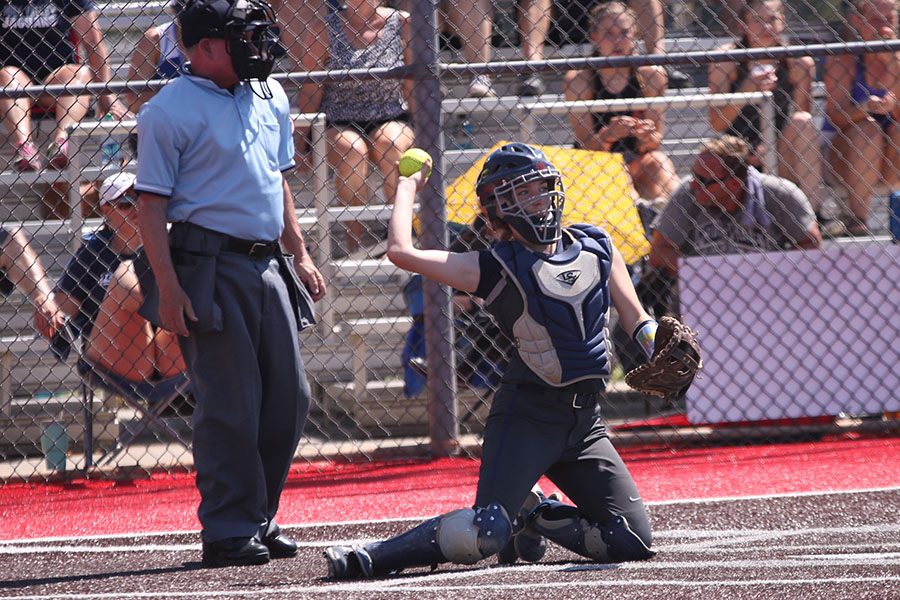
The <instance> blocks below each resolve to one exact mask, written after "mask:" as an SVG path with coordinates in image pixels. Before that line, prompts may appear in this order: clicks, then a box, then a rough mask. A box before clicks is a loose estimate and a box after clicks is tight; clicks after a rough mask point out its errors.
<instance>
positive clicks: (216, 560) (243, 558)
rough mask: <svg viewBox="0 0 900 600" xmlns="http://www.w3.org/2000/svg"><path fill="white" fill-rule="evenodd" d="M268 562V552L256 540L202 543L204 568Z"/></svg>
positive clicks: (226, 539)
mask: <svg viewBox="0 0 900 600" xmlns="http://www.w3.org/2000/svg"><path fill="white" fill-rule="evenodd" d="M267 562H269V550H268V548H266V547H265V546H263V545H262V544H261V543H260V542H259V541H258V540H257V539H256V538H254V537H251V538H241V537H235V538H225V539H224V540H217V541H215V542H203V559H202V563H203V566H204V567H244V566H248V565H264V564H266V563H267Z"/></svg>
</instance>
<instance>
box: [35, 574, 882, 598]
mask: <svg viewBox="0 0 900 600" xmlns="http://www.w3.org/2000/svg"><path fill="white" fill-rule="evenodd" d="M470 575H484V573H483V570H482V569H476V570H474V571H472V573H471V574H470ZM414 579H418V578H414ZM891 581H895V582H900V577H894V576H882V577H834V578H815V579H754V580H728V579H724V580H722V579H716V580H700V581H682V580H667V579H617V580H605V579H604V580H589V581H584V580H582V581H565V582H553V583H549V582H548V583H541V582H529V583H519V584H485V583H484V582H479V583H478V589H479V590H480V591H483V592H488V591H492V590H493V591H501V590H533V589H537V588H543V589H552V588H563V587H565V588H571V587H579V588H608V587H636V586H641V587H665V586H668V587H677V588H712V589H717V588H722V587H757V586H767V585H778V586H784V585H787V586H806V585H823V584H837V585H844V584H855V585H858V584H861V583H889V582H891ZM385 583H386V582H385V581H378V582H354V583H343V584H342V583H335V584H330V585H320V586H296V587H278V588H252V589H248V590H238V589H229V590H222V591H206V592H204V591H192V592H164V591H154V592H131V593H128V592H118V593H112V594H49V595H40V596H21V597H19V598H20V600H108V599H115V600H126V599H130V598H197V597H200V598H222V597H229V598H235V597H243V596H247V597H254V598H260V597H265V598H270V597H274V596H283V595H288V596H292V595H296V594H338V593H366V594H371V593H377V592H382V593H385V592H413V593H415V592H419V593H440V592H453V591H466V592H469V591H471V590H472V587H471V585H467V584H464V585H448V586H433V585H415V581H410V578H404V579H403V580H402V581H401V582H400V583H399V584H398V585H385ZM429 583H430V581H429Z"/></svg>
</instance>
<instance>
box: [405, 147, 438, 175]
mask: <svg viewBox="0 0 900 600" xmlns="http://www.w3.org/2000/svg"><path fill="white" fill-rule="evenodd" d="M430 160H431V156H429V155H428V153H427V152H425V151H424V150H422V149H421V148H410V149H409V150H407V151H406V152H404V153H403V154H401V155H400V162H399V163H398V164H397V168H398V170H399V171H400V175H402V176H403V177H409V176H410V175H414V174H415V173H418V172H419V171H421V170H422V167H424V166H425V163H426V162H427V161H430ZM429 175H431V167H428V172H427V173H425V177H428V176H429Z"/></svg>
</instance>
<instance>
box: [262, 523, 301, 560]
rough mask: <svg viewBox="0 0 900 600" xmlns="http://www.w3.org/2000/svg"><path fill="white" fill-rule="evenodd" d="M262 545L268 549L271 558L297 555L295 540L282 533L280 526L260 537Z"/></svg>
mask: <svg viewBox="0 0 900 600" xmlns="http://www.w3.org/2000/svg"><path fill="white" fill-rule="evenodd" d="M262 543H263V546H265V547H266V548H268V549H269V556H270V557H271V558H291V557H293V556H297V542H295V541H294V540H292V539H291V538H289V537H288V536H286V535H284V533H282V531H281V528H280V527H275V531H273V532H271V533H270V534H269V535H267V536H265V537H264V538H263V539H262Z"/></svg>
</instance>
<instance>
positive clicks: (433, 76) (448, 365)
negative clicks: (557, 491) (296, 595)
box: [410, 0, 459, 456]
mask: <svg viewBox="0 0 900 600" xmlns="http://www.w3.org/2000/svg"><path fill="white" fill-rule="evenodd" d="M438 1H439V0H423V1H422V2H419V3H417V5H416V6H415V7H414V8H413V10H412V14H411V16H410V21H411V22H410V24H411V28H410V29H411V30H412V32H413V34H412V40H411V46H412V54H413V56H415V57H416V60H417V62H418V67H419V69H418V75H417V76H418V77H419V80H418V81H417V84H416V85H415V97H414V102H415V106H414V107H413V121H414V122H415V126H416V143H417V144H418V145H419V146H420V147H421V148H422V149H423V150H425V151H426V152H428V154H430V155H431V157H432V160H433V161H434V164H433V169H432V173H431V178H430V179H429V180H428V185H427V186H426V187H425V188H424V189H423V190H422V192H421V194H420V203H421V209H420V212H419V221H420V223H421V226H420V234H419V242H420V244H421V246H422V247H423V248H442V249H446V248H447V245H448V240H447V207H446V202H445V199H444V160H443V153H444V136H443V133H442V130H441V100H442V94H441V82H440V65H439V63H438V60H439V58H438V28H437V8H438ZM423 291H424V296H425V349H426V352H427V354H428V384H427V389H428V432H429V435H430V437H431V451H432V453H433V454H435V455H437V456H447V455H450V454H454V453H455V452H456V451H457V449H458V447H459V423H458V420H457V418H456V376H455V364H454V362H455V361H454V356H453V323H452V321H451V316H450V315H451V314H452V313H451V306H450V300H451V298H450V289H449V288H448V287H447V286H443V285H439V284H437V283H435V282H433V281H429V280H427V279H426V280H425V284H424V286H423Z"/></svg>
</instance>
